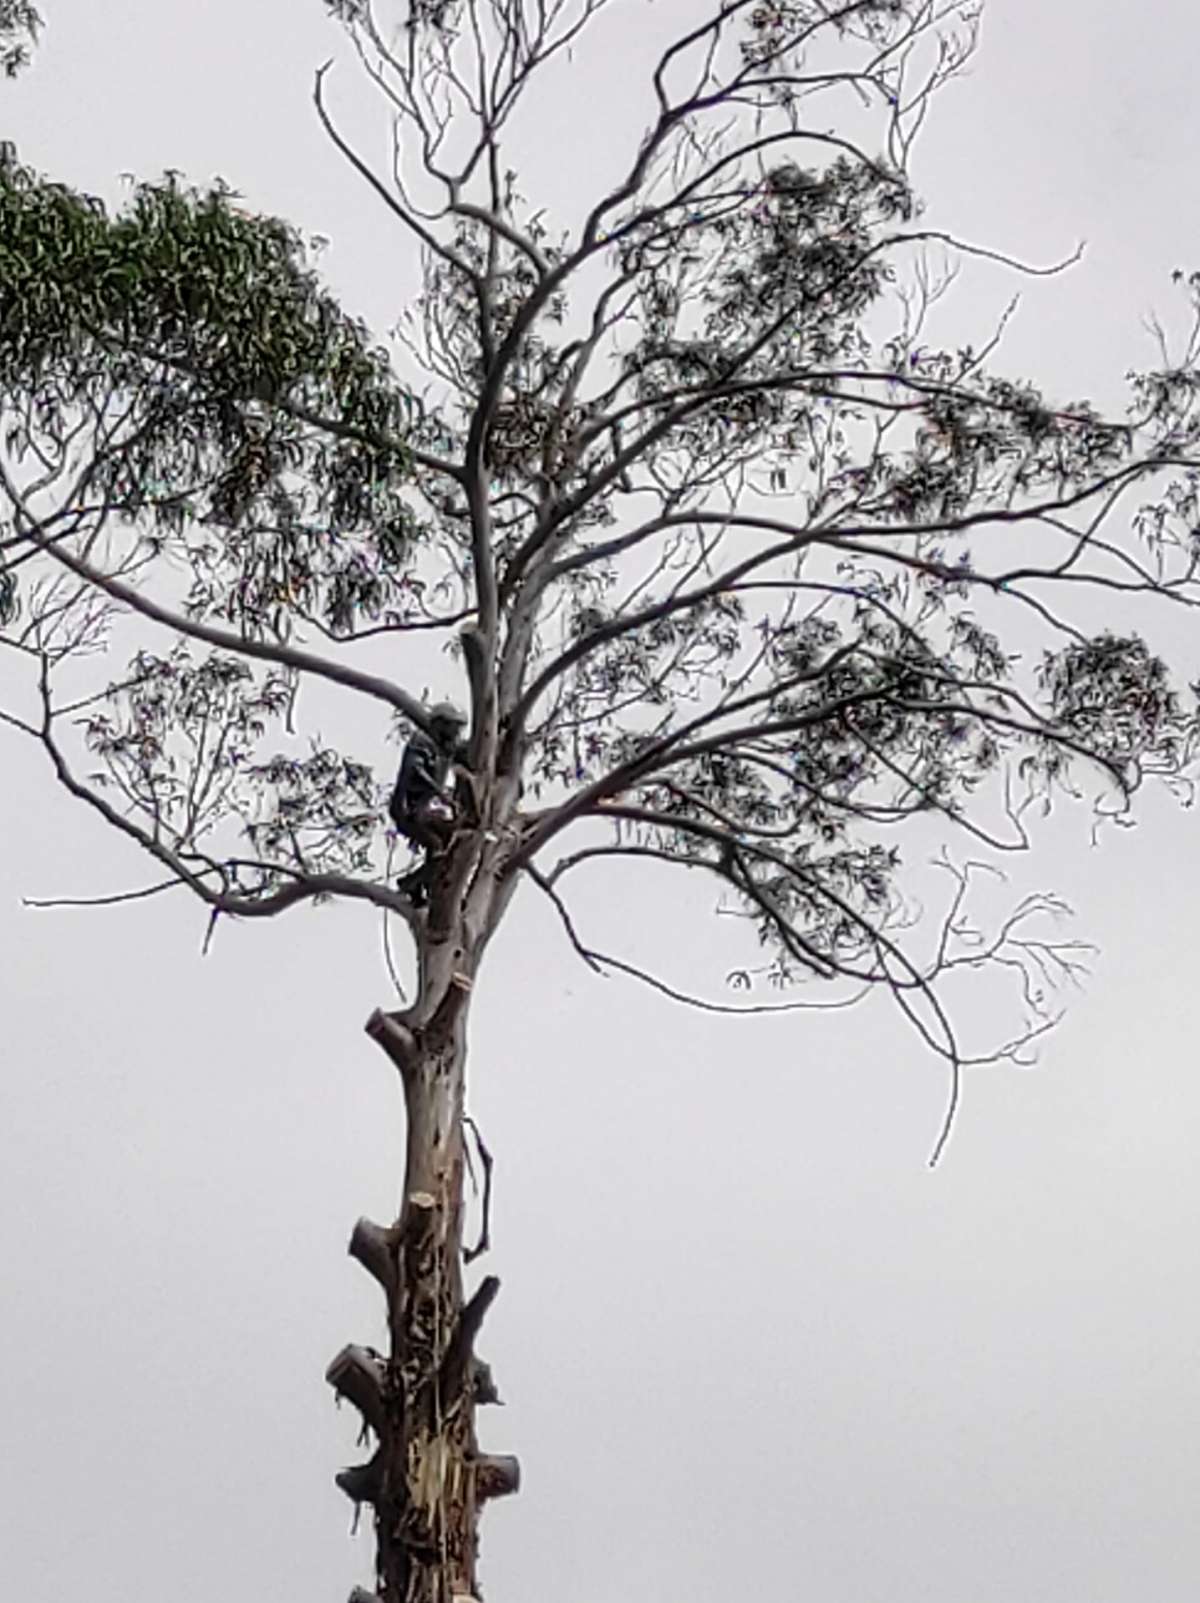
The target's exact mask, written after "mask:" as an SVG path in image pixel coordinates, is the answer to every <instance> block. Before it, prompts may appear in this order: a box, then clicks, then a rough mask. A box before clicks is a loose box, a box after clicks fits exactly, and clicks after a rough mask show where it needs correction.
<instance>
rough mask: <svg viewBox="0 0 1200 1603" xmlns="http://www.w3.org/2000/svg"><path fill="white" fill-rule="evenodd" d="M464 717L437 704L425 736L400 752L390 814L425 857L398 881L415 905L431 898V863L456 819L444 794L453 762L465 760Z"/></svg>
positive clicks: (416, 737) (418, 734)
mask: <svg viewBox="0 0 1200 1603" xmlns="http://www.w3.org/2000/svg"><path fill="white" fill-rule="evenodd" d="M466 722H467V720H466V718H465V716H464V715H463V714H462V713H461V712H460V711H459V709H458V708H457V707H455V706H454V705H453V703H451V702H448V701H439V702H438V704H437V706H435V707H434V708H433V709H432V710H431V712H430V714H429V734H426V733H425V732H424V730H421V729H418V730H417V731H416V733H415V734H414V735H413V737H412V739H411V740H410V741H409V742H408V744H407V745H406V746H405V748H404V755H403V756H402V757H401V759H400V772H399V773H398V774H397V775H396V784H395V788H394V789H393V791H392V799H391V801H390V802H389V803H388V816H389V817H390V818H391V820H392V823H393V824H395V826H396V829H397V831H398V833H399V834H401V835H403V836H404V838H405V840H408V841H411V842H412V844H413V845H414V846H417V847H420V848H421V849H422V850H423V851H424V853H425V856H424V857H423V859H422V860H421V862H420V863H418V865H417V866H416V868H414V869H412V870H411V871H410V872H409V873H407V874H405V875H404V877H403V878H402V879H400V880H399V881H398V882H397V889H399V890H401V891H403V892H404V893H405V894H406V895H408V896H409V897H410V898H411V899H412V902H413V905H414V906H416V907H421V906H423V905H424V903H425V902H426V901H427V900H428V897H429V879H430V875H431V873H432V871H433V859H434V858H435V857H437V856H440V854H441V853H442V852H444V851H445V849H446V847H447V846H448V845H449V843H450V838H451V836H452V835H453V834H454V830H455V826H456V824H457V823H458V820H459V813H458V809H457V808H456V807H455V806H454V804H453V803H452V801H451V800H450V798H449V797H448V796H447V794H446V780H447V776H448V774H449V772H450V768H451V766H452V764H455V763H461V762H463V761H464V760H465V758H466V748H465V746H464V744H463V740H462V732H463V729H464V728H465V727H466Z"/></svg>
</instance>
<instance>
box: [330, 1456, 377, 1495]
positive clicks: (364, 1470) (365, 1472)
mask: <svg viewBox="0 0 1200 1603" xmlns="http://www.w3.org/2000/svg"><path fill="white" fill-rule="evenodd" d="M333 1479H334V1483H335V1485H337V1486H338V1487H340V1489H341V1490H342V1491H343V1492H345V1494H346V1496H347V1497H348V1498H349V1499H350V1501H351V1502H352V1503H354V1504H356V1505H357V1504H361V1503H369V1504H370V1505H371V1507H372V1508H374V1507H375V1505H376V1503H377V1502H378V1501H379V1494H380V1492H381V1490H382V1487H383V1454H382V1452H378V1453H376V1454H375V1456H374V1458H372V1459H371V1461H370V1462H369V1463H367V1464H352V1465H351V1466H350V1468H349V1469H340V1470H338V1472H337V1474H336V1475H335V1476H334V1477H333Z"/></svg>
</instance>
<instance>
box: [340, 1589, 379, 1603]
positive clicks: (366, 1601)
mask: <svg viewBox="0 0 1200 1603" xmlns="http://www.w3.org/2000/svg"><path fill="white" fill-rule="evenodd" d="M346 1603H379V1593H378V1592H364V1591H363V1589H362V1587H361V1586H356V1587H355V1588H354V1590H353V1592H351V1594H350V1596H349V1597H348V1598H347V1599H346Z"/></svg>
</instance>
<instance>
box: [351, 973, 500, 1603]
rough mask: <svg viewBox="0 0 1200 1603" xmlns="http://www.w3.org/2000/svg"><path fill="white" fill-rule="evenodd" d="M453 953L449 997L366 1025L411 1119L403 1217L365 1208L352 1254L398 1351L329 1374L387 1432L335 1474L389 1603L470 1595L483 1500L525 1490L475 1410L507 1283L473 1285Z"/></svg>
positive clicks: (462, 1029)
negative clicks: (391, 1219) (360, 1509)
mask: <svg viewBox="0 0 1200 1603" xmlns="http://www.w3.org/2000/svg"><path fill="white" fill-rule="evenodd" d="M462 957H463V953H462V952H461V949H459V950H456V951H455V952H453V953H452V954H451V961H450V963H449V965H448V967H447V970H446V983H445V985H444V989H443V990H442V996H441V1001H440V1003H439V1004H438V1006H437V1007H436V1009H435V1010H434V1011H433V1012H432V1015H431V1016H428V1017H422V1010H421V1009H419V1007H418V1008H412V1009H409V1010H408V1011H407V1012H405V1013H403V1014H400V1013H393V1014H384V1013H381V1012H377V1013H375V1014H374V1015H372V1018H371V1019H370V1021H369V1022H368V1025H367V1032H368V1034H369V1035H371V1037H372V1038H373V1039H374V1040H375V1041H376V1042H377V1043H378V1045H379V1046H380V1047H381V1048H382V1049H383V1050H384V1051H385V1052H386V1053H387V1055H388V1056H389V1057H390V1058H391V1059H392V1061H393V1063H395V1065H396V1067H397V1068H398V1069H399V1071H400V1080H401V1084H402V1086H403V1089H404V1106H405V1117H406V1126H407V1129H406V1139H405V1181H404V1193H403V1200H402V1204H401V1209H400V1216H399V1218H398V1219H397V1220H396V1221H395V1223H394V1224H392V1225H390V1226H382V1225H378V1224H374V1223H372V1222H371V1221H370V1220H366V1219H360V1220H359V1221H358V1223H357V1225H356V1226H355V1228H354V1233H353V1235H352V1237H351V1241H350V1253H351V1255H352V1256H353V1257H354V1258H356V1259H357V1260H358V1262H360V1263H361V1264H362V1265H363V1267H364V1268H365V1269H366V1270H367V1271H368V1272H369V1273H370V1274H371V1275H372V1277H373V1278H374V1279H375V1280H376V1282H377V1283H378V1285H379V1287H380V1290H381V1292H382V1294H383V1296H384V1298H385V1299H386V1302H387V1325H388V1334H389V1348H390V1350H389V1352H388V1353H387V1354H386V1356H385V1355H383V1354H379V1353H375V1352H374V1351H373V1350H372V1349H371V1348H369V1347H362V1346H357V1345H350V1346H347V1347H345V1348H343V1350H342V1351H341V1352H340V1353H339V1354H338V1355H337V1357H336V1358H335V1359H334V1360H333V1362H332V1363H331V1364H330V1366H329V1369H328V1371H327V1373H326V1379H327V1380H328V1382H329V1384H330V1385H331V1386H332V1387H333V1388H334V1390H335V1392H337V1393H338V1395H339V1396H340V1397H342V1398H344V1399H345V1400H346V1401H348V1402H350V1403H351V1404H352V1405H353V1406H354V1407H355V1408H356V1409H357V1410H358V1412H359V1413H360V1414H361V1416H362V1418H363V1423H364V1435H365V1434H366V1432H367V1430H368V1429H369V1432H370V1434H371V1435H372V1436H373V1437H374V1438H375V1441H376V1443H377V1445H376V1448H375V1451H374V1453H373V1454H372V1455H371V1456H370V1457H369V1458H368V1459H366V1460H365V1461H364V1462H363V1463H361V1464H359V1465H356V1466H353V1467H352V1468H349V1469H346V1470H343V1471H342V1472H341V1473H340V1474H339V1475H338V1476H337V1477H336V1480H337V1484H338V1485H339V1486H340V1487H341V1489H342V1490H343V1491H344V1492H345V1493H346V1495H347V1496H348V1497H350V1498H351V1500H352V1501H353V1502H355V1503H356V1504H357V1505H362V1504H366V1505H367V1506H369V1507H370V1509H371V1511H372V1514H373V1518H374V1526H375V1537H376V1544H377V1551H376V1564H377V1577H378V1578H377V1583H376V1588H377V1589H376V1593H375V1596H376V1597H377V1598H380V1599H382V1600H383V1603H469V1600H471V1599H473V1598H476V1597H477V1596H478V1590H477V1585H476V1553H477V1546H478V1524H479V1512H480V1509H481V1507H482V1505H483V1503H484V1502H485V1501H486V1500H487V1499H489V1498H494V1497H501V1496H505V1495H507V1494H508V1493H511V1492H515V1491H516V1489H517V1485H518V1482H519V1469H518V1466H517V1462H516V1460H515V1459H513V1458H510V1457H506V1456H503V1455H493V1454H481V1453H480V1451H479V1445H478V1441H477V1438H476V1432H475V1410H476V1408H477V1407H478V1406H480V1405H481V1404H483V1403H486V1402H489V1401H494V1400H498V1399H497V1398H496V1392H495V1388H494V1386H493V1385H492V1383H491V1378H490V1374H489V1373H488V1371H487V1368H486V1366H485V1365H483V1364H481V1363H480V1362H479V1361H478V1360H477V1359H476V1356H475V1350H474V1344H475V1338H476V1336H477V1335H478V1332H479V1328H480V1326H481V1324H482V1322H483V1318H484V1315H485V1313H486V1311H487V1309H488V1306H489V1305H490V1303H491V1302H492V1300H493V1298H494V1297H495V1295H496V1293H497V1291H498V1290H499V1285H500V1283H499V1281H498V1280H496V1279H495V1277H493V1276H488V1277H486V1278H484V1279H483V1280H482V1281H481V1282H480V1284H479V1285H478V1287H477V1288H476V1289H475V1290H474V1292H473V1293H472V1294H471V1295H470V1296H469V1297H468V1296H466V1295H465V1288H464V1284H463V1180H464V1170H465V1165H466V1157H465V1151H464V1144H463V1112H464V1108H463V1100H464V1091H465V1083H464V1073H465V1059H466V1013H467V1007H468V1004H469V995H470V982H469V978H468V976H467V973H466V971H465V968H464V965H463V962H462Z"/></svg>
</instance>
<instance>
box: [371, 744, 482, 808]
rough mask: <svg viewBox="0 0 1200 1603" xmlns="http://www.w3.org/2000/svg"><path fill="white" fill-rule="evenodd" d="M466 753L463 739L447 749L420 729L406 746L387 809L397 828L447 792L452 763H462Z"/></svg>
mask: <svg viewBox="0 0 1200 1603" xmlns="http://www.w3.org/2000/svg"><path fill="white" fill-rule="evenodd" d="M465 754H466V747H465V745H464V744H462V743H461V742H460V743H459V744H458V745H457V746H456V747H455V748H454V750H453V751H444V750H443V749H442V747H441V746H439V745H438V743H437V742H436V741H435V740H434V739H433V738H432V736H430V735H427V734H425V732H424V731H423V730H421V729H418V730H417V732H416V734H415V735H413V737H412V739H411V740H410V741H409V743H408V745H407V746H405V748H404V755H403V757H401V759H400V772H399V773H398V774H397V775H396V786H395V789H394V790H393V791H392V799H391V801H390V802H389V804H388V812H389V814H390V815H391V819H392V822H393V823H394V824H395V825H396V827H397V828H399V827H400V820H401V819H402V818H407V817H411V816H412V815H413V814H414V813H416V812H417V811H418V810H419V809H420V808H421V807H423V806H424V805H425V803H426V802H429V801H432V800H433V798H434V797H435V796H441V795H442V794H443V793H444V791H445V788H446V775H447V774H448V773H449V772H450V764H451V763H452V762H461V761H462V759H463V757H464V756H465Z"/></svg>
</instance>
